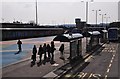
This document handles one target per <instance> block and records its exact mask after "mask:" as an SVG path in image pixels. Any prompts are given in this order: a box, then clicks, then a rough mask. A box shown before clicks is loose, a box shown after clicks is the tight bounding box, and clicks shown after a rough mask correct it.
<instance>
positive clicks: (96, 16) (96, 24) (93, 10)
mask: <svg viewBox="0 0 120 79" xmlns="http://www.w3.org/2000/svg"><path fill="white" fill-rule="evenodd" d="M92 11H95V12H96V27H97V15H98V11H101V10H100V9H99V10H92Z"/></svg>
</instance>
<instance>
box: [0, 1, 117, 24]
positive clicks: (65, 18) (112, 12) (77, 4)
mask: <svg viewBox="0 0 120 79" xmlns="http://www.w3.org/2000/svg"><path fill="white" fill-rule="evenodd" d="M37 1H38V24H40V25H42V24H74V23H75V18H81V20H82V21H86V19H85V18H86V17H85V16H86V6H85V5H86V1H88V7H89V10H88V23H95V22H96V16H95V15H96V13H95V11H92V10H99V9H100V10H101V11H100V12H98V17H97V18H98V23H101V22H102V16H100V15H99V14H107V15H106V16H104V17H110V18H108V20H107V19H106V18H104V20H103V21H104V23H106V22H113V21H117V20H118V1H119V0H104V1H101V0H94V2H90V0H84V2H82V0H37ZM0 6H1V7H0V15H1V19H0V22H13V21H21V22H30V21H35V0H26V1H25V0H2V2H0Z"/></svg>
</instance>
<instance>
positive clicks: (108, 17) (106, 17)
mask: <svg viewBox="0 0 120 79" xmlns="http://www.w3.org/2000/svg"><path fill="white" fill-rule="evenodd" d="M104 18H106V29H107V23H108V19H109V18H110V17H104Z"/></svg>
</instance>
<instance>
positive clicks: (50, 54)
mask: <svg viewBox="0 0 120 79" xmlns="http://www.w3.org/2000/svg"><path fill="white" fill-rule="evenodd" d="M17 44H18V49H19V51H18V52H17V53H16V54H18V53H19V52H21V51H22V47H21V45H22V42H21V40H18V42H17ZM55 50H56V48H55V45H54V42H53V41H51V45H50V44H46V43H44V45H43V46H42V45H40V46H39V49H38V50H37V47H36V45H34V46H33V49H32V56H31V59H32V62H31V63H32V65H34V64H35V61H36V56H37V55H39V62H38V64H40V63H42V57H43V56H44V57H43V58H44V59H43V60H44V64H45V62H47V61H50V63H51V64H54V63H55V61H54V51H55ZM59 51H60V55H61V56H60V59H62V60H64V44H61V46H60V48H59Z"/></svg>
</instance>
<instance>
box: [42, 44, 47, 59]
mask: <svg viewBox="0 0 120 79" xmlns="http://www.w3.org/2000/svg"><path fill="white" fill-rule="evenodd" d="M46 51H47V47H46V43H44V45H43V53H44V60H46V58H47V55H46Z"/></svg>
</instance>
